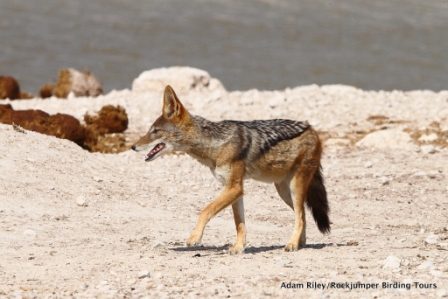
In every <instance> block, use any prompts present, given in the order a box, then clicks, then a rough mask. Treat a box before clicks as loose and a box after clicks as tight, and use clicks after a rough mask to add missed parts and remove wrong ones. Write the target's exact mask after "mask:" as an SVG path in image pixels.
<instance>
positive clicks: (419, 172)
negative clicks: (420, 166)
mask: <svg viewBox="0 0 448 299" xmlns="http://www.w3.org/2000/svg"><path fill="white" fill-rule="evenodd" d="M412 176H416V177H425V176H426V172H424V171H421V170H420V171H416V172H414V174H413V175H412Z"/></svg>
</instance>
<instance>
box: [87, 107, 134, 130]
mask: <svg viewBox="0 0 448 299" xmlns="http://www.w3.org/2000/svg"><path fill="white" fill-rule="evenodd" d="M84 121H85V122H86V124H87V126H90V127H93V126H95V129H96V130H98V131H99V133H100V134H110V133H122V132H124V131H125V130H126V129H127V128H128V124H129V119H128V115H127V113H126V110H125V109H124V108H123V107H121V106H112V105H106V106H104V107H103V108H101V110H100V111H98V113H97V115H93V116H92V115H89V114H87V113H86V114H85V115H84Z"/></svg>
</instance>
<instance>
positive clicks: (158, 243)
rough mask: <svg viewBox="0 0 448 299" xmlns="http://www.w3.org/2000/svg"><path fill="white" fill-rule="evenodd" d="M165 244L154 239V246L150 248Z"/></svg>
mask: <svg viewBox="0 0 448 299" xmlns="http://www.w3.org/2000/svg"><path fill="white" fill-rule="evenodd" d="M164 245H165V244H164V243H163V242H160V241H154V246H153V247H152V248H154V249H156V248H160V247H163V246H164Z"/></svg>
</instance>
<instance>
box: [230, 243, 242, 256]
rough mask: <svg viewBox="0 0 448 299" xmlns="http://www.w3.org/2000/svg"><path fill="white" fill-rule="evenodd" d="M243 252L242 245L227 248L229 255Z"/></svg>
mask: <svg viewBox="0 0 448 299" xmlns="http://www.w3.org/2000/svg"><path fill="white" fill-rule="evenodd" d="M243 252H244V245H236V244H235V245H233V246H232V247H230V248H229V253H230V254H231V255H235V254H240V253H243Z"/></svg>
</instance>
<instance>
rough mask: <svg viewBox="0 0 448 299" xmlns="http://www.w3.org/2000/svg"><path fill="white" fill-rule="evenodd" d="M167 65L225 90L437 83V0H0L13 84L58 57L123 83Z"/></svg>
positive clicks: (442, 56)
mask: <svg viewBox="0 0 448 299" xmlns="http://www.w3.org/2000/svg"><path fill="white" fill-rule="evenodd" d="M172 65H188V66H193V67H197V68H201V69H204V70H207V71H208V72H209V73H210V74H211V75H212V76H214V77H216V78H218V79H220V80H221V81H222V82H223V84H224V85H225V86H226V88H227V89H228V90H247V89H251V88H258V89H269V90H272V89H283V88H285V87H288V86H289V87H293V86H298V85H306V84H314V83H315V84H348V85H354V86H357V87H359V88H363V89H374V90H377V89H385V90H392V89H402V90H413V89H432V90H441V89H448V86H447V83H448V1H447V0H425V1H423V0H419V1H417V0H375V1H372V0H356V1H355V0H337V1H336V0H334V1H325V0H279V1H273V0H244V1H241V0H221V1H206V0H188V1H186V0H132V1H124V0H97V1H89V0H33V1H29V0H2V1H0V75H10V76H14V77H16V78H17V79H18V80H19V82H20V83H21V86H22V89H23V90H26V91H29V92H33V93H38V90H39V88H40V86H41V85H43V84H45V83H47V82H51V81H52V80H53V81H55V80H56V79H57V72H58V70H59V69H60V68H66V67H74V68H76V69H79V70H83V69H84V68H88V69H90V70H91V71H92V72H93V73H94V74H95V75H96V76H97V77H98V78H99V79H100V80H101V81H102V82H103V83H104V89H105V91H109V90H112V89H123V88H130V87H131V84H132V80H133V79H134V78H136V77H137V76H138V75H139V74H140V73H141V72H142V71H144V70H148V69H152V68H156V67H167V66H172Z"/></svg>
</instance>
